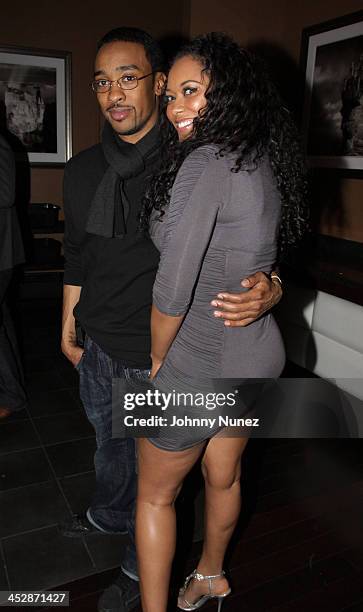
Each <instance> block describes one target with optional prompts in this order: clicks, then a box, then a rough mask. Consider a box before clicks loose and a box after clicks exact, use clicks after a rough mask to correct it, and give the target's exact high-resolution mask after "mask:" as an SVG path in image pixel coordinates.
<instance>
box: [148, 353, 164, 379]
mask: <svg viewBox="0 0 363 612" xmlns="http://www.w3.org/2000/svg"><path fill="white" fill-rule="evenodd" d="M151 359H152V366H151V372H150V380H152V379H153V378H155V376H156V375H157V373H158V371H159V370H160V368H161V366H162V365H163V362H162V360H161V359H157V358H156V357H151Z"/></svg>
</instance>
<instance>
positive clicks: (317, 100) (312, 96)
mask: <svg viewBox="0 0 363 612" xmlns="http://www.w3.org/2000/svg"><path fill="white" fill-rule="evenodd" d="M300 64H301V70H302V73H303V74H304V75H305V94H304V104H303V113H302V138H303V145H304V150H305V154H306V157H307V161H308V164H309V166H311V167H318V168H336V169H340V170H345V171H353V172H354V174H357V173H358V174H360V171H362V170H363V11H358V12H356V13H352V14H350V15H345V16H343V17H339V18H337V19H334V20H331V21H326V22H323V23H320V24H317V25H314V26H311V27H308V28H305V29H304V30H303V32H302V40H301V61H300Z"/></svg>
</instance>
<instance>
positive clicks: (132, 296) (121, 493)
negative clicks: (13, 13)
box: [62, 28, 281, 611]
mask: <svg viewBox="0 0 363 612" xmlns="http://www.w3.org/2000/svg"><path fill="white" fill-rule="evenodd" d="M162 67H163V62H162V56H161V53H160V49H159V47H158V45H157V44H156V43H155V41H154V40H153V39H152V38H151V37H150V36H149V35H148V34H146V33H145V32H143V31H141V30H137V29H135V28H118V29H116V30H112V31H111V32H109V33H108V34H106V35H105V36H104V37H103V38H102V40H101V41H100V43H99V45H98V53H97V56H96V61H95V74H94V79H95V80H94V81H93V83H92V88H93V91H94V92H95V94H96V96H97V100H98V103H99V106H100V109H101V111H102V113H103V115H104V117H105V119H106V123H105V129H104V132H103V137H102V144H100V145H96V146H94V147H91V148H90V149H88V150H86V151H83V152H82V153H80V154H79V155H77V156H75V157H74V158H73V159H72V160H70V162H69V163H68V164H67V166H66V171H65V183H64V211H65V219H66V234H65V258H66V266H65V275H64V283H65V284H64V307H63V333H62V350H63V352H64V354H65V355H66V357H68V359H69V360H70V361H71V362H72V363H73V365H74V366H75V367H77V369H78V371H79V374H80V395H81V399H82V402H83V404H84V406H85V410H86V413H87V416H88V418H89V420H90V422H91V423H92V424H93V426H94V428H95V431H96V438H97V451H96V454H95V469H96V492H95V496H94V498H93V500H92V503H91V505H90V508H89V509H88V511H87V514H86V516H76V517H74V519H73V521H72V522H71V523H70V524H68V525H67V526H66V527H65V528H64V534H65V535H68V536H77V535H85V534H90V533H97V532H98V533H100V532H105V531H106V532H108V533H109V532H111V533H120V532H121V533H122V532H124V531H128V533H129V535H130V537H131V545H130V546H129V547H128V549H127V551H126V555H125V558H124V560H123V562H122V571H123V572H124V574H125V575H126V576H128V577H129V578H131V580H128V579H126V578H125V576H122V575H121V577H120V578H119V579H118V581H117V582H116V584H115V585H113V587H110V588H109V589H108V590H106V591H105V593H104V596H103V597H102V598H101V602H100V604H99V609H100V610H103V611H106V610H122V609H130V608H131V607H132V606H133V605H134V604H135V603H136V601H137V588H136V586H137V585H136V586H135V583H133V582H132V580H134V581H135V580H137V579H138V578H137V565H136V555H135V547H134V544H133V536H134V532H133V527H134V525H133V521H132V514H133V510H134V501H135V489H136V477H135V447H134V442H133V440H130V439H121V438H117V439H116V438H115V439H112V432H111V405H112V388H111V381H112V377H119V378H120V377H121V378H125V379H127V380H129V379H135V378H136V379H139V378H142V377H144V378H146V377H147V374H148V372H149V369H150V365H151V363H150V305H151V294H152V286H153V282H154V277H155V273H156V270H157V265H158V253H157V251H156V249H155V247H154V246H153V244H152V242H151V241H150V239H149V238H148V237H146V236H144V235H143V234H141V233H140V232H138V215H139V211H140V207H141V203H142V196H143V192H144V189H145V186H146V183H147V178H148V177H149V176H150V175H151V174H152V172H153V170H154V169H155V168H156V167H157V164H158V161H159V133H158V127H157V119H158V110H159V105H158V100H159V97H160V95H161V94H162V91H163V85H164V82H165V75H164V73H163V72H162ZM244 286H245V287H251V292H250V295H249V296H248V298H246V295H245V293H242V294H241V295H237V296H232V297H230V296H228V295H227V294H226V296H224V297H223V296H218V297H217V296H216V300H215V301H214V302H213V304H214V306H216V307H220V308H219V310H218V311H216V313H217V314H216V316H221V317H223V318H225V317H229V318H230V321H229V323H230V324H231V325H232V326H233V325H245V324H248V323H249V322H251V321H253V320H254V319H255V318H256V317H257V316H260V315H261V314H262V313H263V312H264V311H265V310H267V309H269V308H270V307H271V306H272V305H273V304H274V303H276V302H277V301H278V300H279V298H280V295H281V289H280V287H279V283H278V282H277V283H275V282H274V281H273V282H272V281H271V280H270V279H268V278H267V277H266V276H265V275H264V274H262V273H257V275H254V276H253V277H250V278H249V279H247V280H246V281H245V282H244ZM226 297H227V298H228V302H227V301H226V303H224V300H226ZM75 319H77V320H78V322H79V323H80V325H81V327H82V329H83V330H84V331H85V334H86V343H85V350H84V351H83V350H82V349H81V348H80V347H79V346H78V345H77V341H76V328H75ZM221 324H222V322H221ZM122 606H123V607H122Z"/></svg>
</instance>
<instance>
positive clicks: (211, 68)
mask: <svg viewBox="0 0 363 612" xmlns="http://www.w3.org/2000/svg"><path fill="white" fill-rule="evenodd" d="M185 56H191V57H193V58H194V59H197V60H198V61H199V62H200V63H201V64H202V66H203V69H204V70H205V71H206V72H207V74H208V76H209V78H210V82H209V86H208V88H207V91H206V93H205V98H206V100H207V106H206V108H205V109H203V113H202V116H199V117H198V118H196V119H195V120H194V124H193V131H192V133H191V135H190V137H189V138H187V139H186V140H184V141H182V142H179V141H178V137H177V133H176V130H175V128H174V127H173V126H172V125H171V124H170V123H169V121H168V120H167V118H166V113H165V108H166V102H164V103H163V104H162V109H161V116H160V128H161V136H162V141H163V145H162V163H161V167H160V169H159V171H158V172H157V174H156V175H155V176H154V177H153V178H152V180H151V182H150V185H149V188H148V190H147V192H146V195H145V198H144V206H143V210H142V213H141V218H140V224H141V227H142V228H143V229H144V230H145V229H146V228H147V226H148V222H149V218H150V215H151V212H152V210H157V211H160V214H159V217H158V218H159V219H160V220H161V218H162V216H163V214H164V212H165V208H166V207H167V205H168V203H169V200H170V190H171V187H172V185H173V183H174V181H175V177H176V174H177V172H178V170H179V168H180V166H181V164H182V163H183V161H184V159H185V158H186V156H187V155H188V154H189V153H191V151H193V150H194V149H196V148H198V147H200V146H203V145H206V144H215V145H217V146H218V147H219V151H218V154H217V155H219V156H223V155H224V154H226V153H234V154H235V159H236V161H235V165H234V167H233V168H232V171H233V172H239V171H240V170H248V171H253V170H254V169H256V168H257V166H258V163H259V161H260V160H261V158H262V157H263V156H264V155H265V154H267V155H268V156H269V160H270V164H271V167H272V170H273V174H274V176H275V179H276V183H277V187H278V189H279V191H280V194H281V200H282V213H281V224H280V235H279V253H280V256H281V254H282V253H285V251H286V250H287V249H288V247H289V246H291V245H294V244H296V243H297V242H298V241H299V240H300V238H301V237H302V236H303V234H304V233H305V231H306V229H307V226H308V217H309V207H308V197H307V194H308V188H307V176H306V169H305V165H304V160H303V156H302V152H301V147H300V139H299V136H298V132H297V129H296V127H295V124H294V121H293V119H292V117H291V114H290V113H289V111H288V110H287V109H286V108H285V107H284V105H283V103H282V100H281V98H280V96H279V94H278V92H277V89H276V87H275V86H274V84H273V83H272V81H271V79H270V77H269V75H268V72H267V70H266V68H265V66H264V63H263V62H262V60H260V59H259V58H257V57H256V56H255V55H253V54H252V53H250V52H248V51H247V50H245V49H243V48H241V47H240V46H239V45H238V44H237V43H236V42H234V41H233V40H232V39H231V38H230V37H229V36H227V35H226V34H223V33H219V32H211V33H210V34H206V35H202V36H198V37H197V38H195V39H194V40H192V41H191V42H190V43H189V44H188V45H186V46H184V47H183V48H182V49H181V50H180V51H179V53H178V54H177V55H176V57H175V59H174V62H175V61H177V60H178V59H180V58H182V57H185Z"/></svg>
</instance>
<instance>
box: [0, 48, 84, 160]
mask: <svg viewBox="0 0 363 612" xmlns="http://www.w3.org/2000/svg"><path fill="white" fill-rule="evenodd" d="M0 130H1V131H4V132H5V135H6V132H8V133H10V136H11V140H12V141H13V142H14V141H15V142H16V144H17V145H18V146H19V148H21V149H22V150H23V151H24V150H25V151H26V152H27V154H28V158H29V162H30V164H31V165H32V166H59V165H64V164H65V163H66V161H67V160H68V159H69V158H70V157H71V155H72V133H71V54H70V53H68V52H66V51H45V50H40V49H26V48H21V47H0Z"/></svg>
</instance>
